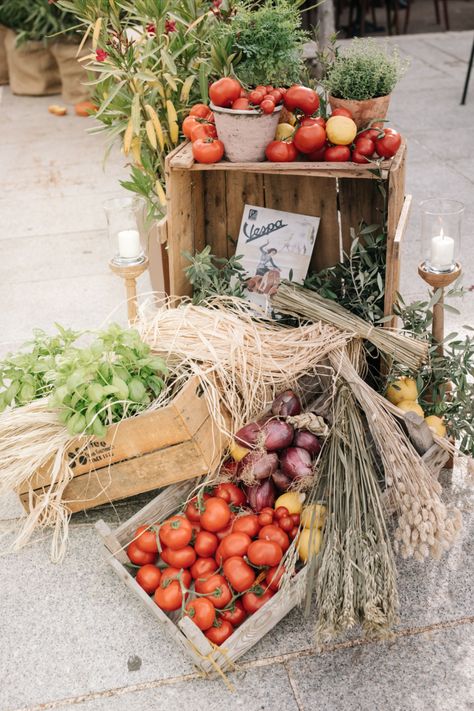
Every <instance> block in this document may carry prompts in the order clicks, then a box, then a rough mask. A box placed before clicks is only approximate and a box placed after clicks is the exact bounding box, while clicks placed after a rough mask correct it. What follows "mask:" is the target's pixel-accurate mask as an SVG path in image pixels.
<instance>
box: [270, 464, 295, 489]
mask: <svg viewBox="0 0 474 711" xmlns="http://www.w3.org/2000/svg"><path fill="white" fill-rule="evenodd" d="M272 481H273V483H274V484H275V486H276V488H277V489H278V491H287V489H288V488H289V486H290V484H291V482H292V479H290V477H289V476H287V475H286V474H284V473H283V472H282V471H281V469H277V470H276V472H273V474H272Z"/></svg>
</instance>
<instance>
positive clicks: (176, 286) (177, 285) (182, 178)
mask: <svg viewBox="0 0 474 711" xmlns="http://www.w3.org/2000/svg"><path fill="white" fill-rule="evenodd" d="M166 195H167V203H168V211H167V219H168V269H169V280H170V289H171V292H172V293H173V294H180V295H187V296H191V295H192V287H191V284H190V283H189V281H188V280H187V279H186V275H185V273H184V269H185V268H186V267H187V266H188V265H189V262H188V261H187V260H186V257H184V255H183V252H189V253H191V254H194V251H195V249H194V230H193V214H192V179H191V173H190V171H189V170H173V179H172V180H170V179H169V177H168V178H167V184H166Z"/></svg>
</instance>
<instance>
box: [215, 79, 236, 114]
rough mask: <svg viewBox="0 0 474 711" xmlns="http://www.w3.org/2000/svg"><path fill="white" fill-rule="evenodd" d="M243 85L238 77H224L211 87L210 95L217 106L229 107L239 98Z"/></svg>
mask: <svg viewBox="0 0 474 711" xmlns="http://www.w3.org/2000/svg"><path fill="white" fill-rule="evenodd" d="M241 89H242V87H241V86H240V84H239V82H238V81H237V79H232V78H231V77H223V78H222V79H218V80H217V81H215V82H213V83H212V84H211V86H210V87H209V97H210V99H211V101H212V103H213V104H214V105H215V106H225V107H227V108H229V107H230V106H232V104H233V103H234V101H236V99H238V98H239V96H240V92H241Z"/></svg>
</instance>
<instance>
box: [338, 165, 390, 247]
mask: <svg viewBox="0 0 474 711" xmlns="http://www.w3.org/2000/svg"><path fill="white" fill-rule="evenodd" d="M339 209H340V214H341V237H342V248H343V251H344V252H346V254H348V253H349V251H350V248H351V244H352V239H351V228H353V229H354V230H355V232H356V233H357V230H358V228H359V225H360V223H361V222H362V221H364V222H366V223H367V224H368V225H371V224H378V225H380V227H381V229H382V228H383V221H384V215H383V199H382V196H381V194H380V192H379V191H378V189H377V184H376V183H375V182H374V181H372V182H370V183H369V182H367V181H365V180H355V179H353V178H350V179H349V178H341V179H340V180H339Z"/></svg>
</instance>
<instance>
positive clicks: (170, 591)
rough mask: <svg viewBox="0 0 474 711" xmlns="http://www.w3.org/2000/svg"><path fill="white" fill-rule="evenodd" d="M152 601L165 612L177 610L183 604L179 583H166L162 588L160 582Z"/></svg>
mask: <svg viewBox="0 0 474 711" xmlns="http://www.w3.org/2000/svg"><path fill="white" fill-rule="evenodd" d="M153 599H154V601H155V602H156V604H157V605H158V607H161V609H162V610H166V611H167V612H171V611H172V610H179V608H180V607H181V605H182V604H183V593H182V592H181V586H180V584H179V581H178V580H172V581H171V582H168V583H166V585H165V586H164V587H163V581H162V582H161V584H160V586H159V587H158V588H156V591H155V595H154V597H153Z"/></svg>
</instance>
